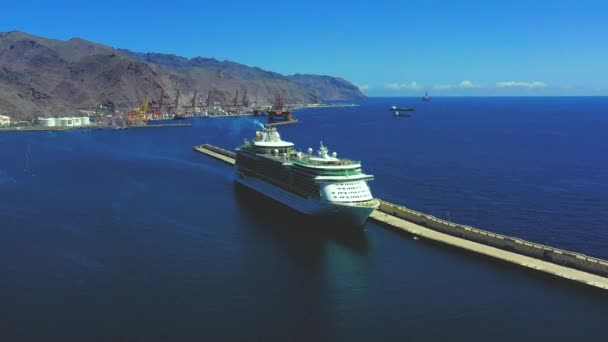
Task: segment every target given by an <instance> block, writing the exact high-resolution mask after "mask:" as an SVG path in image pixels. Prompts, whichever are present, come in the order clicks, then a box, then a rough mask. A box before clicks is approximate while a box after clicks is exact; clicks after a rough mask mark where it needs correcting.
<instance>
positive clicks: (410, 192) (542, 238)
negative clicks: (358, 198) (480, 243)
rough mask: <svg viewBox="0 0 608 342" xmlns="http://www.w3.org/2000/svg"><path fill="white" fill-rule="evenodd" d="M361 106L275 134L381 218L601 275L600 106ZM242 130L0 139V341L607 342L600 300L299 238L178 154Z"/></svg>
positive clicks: (381, 236)
mask: <svg viewBox="0 0 608 342" xmlns="http://www.w3.org/2000/svg"><path fill="white" fill-rule="evenodd" d="M359 104H360V105H361V106H360V107H357V108H326V109H306V110H301V111H297V112H296V113H295V116H297V117H298V119H299V120H300V122H299V123H298V124H297V125H290V126H283V127H281V128H279V131H280V132H281V134H282V137H283V139H285V140H288V141H292V142H294V143H296V146H297V147H299V148H301V149H302V150H303V151H306V150H307V149H308V147H312V148H315V149H316V148H317V147H318V146H319V143H320V141H322V142H323V144H324V145H325V146H328V147H329V149H330V151H331V152H333V151H336V152H337V153H338V156H339V157H348V158H352V159H357V160H361V161H362V163H363V168H364V170H365V171H366V173H370V174H373V175H375V180H374V181H373V182H372V183H371V188H372V192H373V194H374V195H375V196H377V197H380V198H382V199H385V200H388V201H391V202H395V203H398V204H402V205H405V206H407V207H409V208H412V209H415V210H419V211H423V212H426V213H429V214H432V215H435V216H438V217H442V218H446V219H449V220H452V221H456V222H459V223H463V224H468V225H471V226H475V227H478V228H481V229H487V230H491V231H495V232H499V233H502V234H507V235H512V236H517V237H521V238H524V239H528V240H532V241H535V242H538V243H543V244H548V245H551V246H555V247H559V248H563V249H568V250H573V251H578V252H582V253H585V254H588V255H591V256H596V257H601V258H608V98H606V97H603V98H602V97H584V98H583V97H556V98H553V97H541V98H538V97H529V98H526V97H516V98H503V97H501V98H491V97H490V98H471V97H466V98H433V99H432V101H431V102H428V103H423V102H421V101H420V99H418V98H371V99H368V100H365V101H361V102H359ZM391 105H398V106H411V107H415V108H416V110H415V111H414V112H413V113H412V114H413V116H412V117H411V118H396V117H393V116H392V115H391V112H389V111H388V107H389V106H391ZM257 120H263V118H258V119H256V118H254V117H235V118H210V119H191V120H190V121H188V122H191V123H192V124H193V126H192V127H164V128H154V129H130V130H123V131H108V130H104V131H99V130H90V131H87V130H83V131H72V132H15V133H3V134H0V340H1V341H203V340H261V341H266V340H300V341H309V340H395V341H407V340H448V339H457V340H479V341H481V340H509V341H510V340H522V339H523V340H538V339H542V340H585V341H592V340H597V341H603V340H605V338H606V327H605V325H606V322H608V310H607V308H608V295H606V294H605V293H604V292H602V291H599V290H595V289H593V288H590V287H586V286H582V285H578V284H574V283H570V282H566V281H564V280H560V279H556V278H553V277H550V276H546V275H543V274H538V273H535V272H531V271H527V270H523V269H521V268H518V267H515V266H512V265H508V264H504V263H502V262H498V261H495V260H492V259H486V258H482V257H479V256H477V255H474V254H470V253H466V252H463V251H460V250H457V249H453V248H447V247H445V246H442V245H438V244H434V243H430V242H428V241H423V240H414V239H412V238H411V237H410V236H408V235H405V234H400V233H398V232H395V231H392V230H389V229H386V228H385V227H382V226H379V225H377V224H375V223H373V222H368V223H366V225H365V226H364V227H362V228H361V229H338V228H337V227H331V226H328V225H323V224H320V225H317V224H312V223H311V222H309V221H307V220H303V219H302V217H301V216H299V215H297V214H295V213H293V212H291V211H290V210H288V209H286V208H285V207H282V206H281V205H277V204H276V203H273V202H271V201H267V200H264V199H263V198H261V197H259V196H255V195H254V194H251V193H246V192H245V193H244V192H242V191H236V190H235V188H234V185H233V182H232V180H231V168H230V167H229V166H228V165H226V164H223V163H221V162H218V161H216V160H213V159H210V158H208V157H206V156H203V155H201V154H198V153H196V152H194V151H193V150H192V146H193V145H197V144H201V143H211V144H214V145H218V146H221V147H225V148H234V147H236V146H237V145H240V144H241V143H242V142H243V140H244V139H245V138H251V137H253V135H254V134H255V130H256V128H257V127H258V126H257Z"/></svg>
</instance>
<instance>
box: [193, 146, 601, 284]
mask: <svg viewBox="0 0 608 342" xmlns="http://www.w3.org/2000/svg"><path fill="white" fill-rule="evenodd" d="M194 150H195V151H197V152H200V153H203V154H206V155H208V156H211V157H214V158H216V159H219V160H222V161H224V162H226V163H228V164H232V165H233V164H234V163H235V157H236V155H235V153H234V152H232V151H228V150H225V149H222V148H219V147H216V146H213V145H209V144H204V145H200V146H195V147H194ZM370 219H372V220H375V221H377V222H380V223H382V224H383V225H385V226H389V227H391V228H395V229H397V230H400V231H405V232H407V233H410V234H413V235H416V236H421V237H423V238H427V239H430V240H433V241H437V242H440V243H443V244H447V245H451V246H454V247H458V248H461V249H464V250H467V251H471V252H475V253H478V254H483V255H486V256H490V257H493V258H496V259H500V260H503V261H507V262H510V263H513V264H517V265H520V266H524V267H526V268H528V269H534V270H537V271H541V272H544V273H548V274H551V275H554V276H558V277H560V278H563V279H568V280H573V281H576V282H579V283H583V284H587V285H591V286H594V287H597V288H601V289H604V290H608V261H606V260H602V259H598V258H593V257H589V256H586V255H584V254H580V253H576V252H570V251H566V250H562V249H558V248H554V247H550V246H545V245H541V244H537V243H534V242H530V241H526V240H522V239H519V238H515V237H510V236H506V235H501V234H496V233H493V232H489V231H486V230H481V229H477V228H474V227H470V226H466V225H461V224H457V223H454V222H450V221H446V220H443V219H439V218H437V217H434V216H432V215H428V214H424V213H421V212H418V211H415V210H412V209H408V208H406V207H404V206H400V205H396V204H393V203H390V202H386V201H382V200H380V207H379V208H378V210H376V211H375V212H374V213H372V215H371V216H370Z"/></svg>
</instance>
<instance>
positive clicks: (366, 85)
mask: <svg viewBox="0 0 608 342" xmlns="http://www.w3.org/2000/svg"><path fill="white" fill-rule="evenodd" d="M355 85H356V86H357V88H359V90H361V91H364V90H369V85H368V84H357V83H355Z"/></svg>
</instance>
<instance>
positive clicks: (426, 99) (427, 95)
mask: <svg viewBox="0 0 608 342" xmlns="http://www.w3.org/2000/svg"><path fill="white" fill-rule="evenodd" d="M422 101H424V102H429V101H431V97H430V96H429V93H428V92H426V91H425V92H424V96H423V97H422Z"/></svg>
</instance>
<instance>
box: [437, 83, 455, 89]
mask: <svg viewBox="0 0 608 342" xmlns="http://www.w3.org/2000/svg"><path fill="white" fill-rule="evenodd" d="M452 88H453V86H452V85H451V84H435V85H434V86H433V89H436V90H448V89H452Z"/></svg>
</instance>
